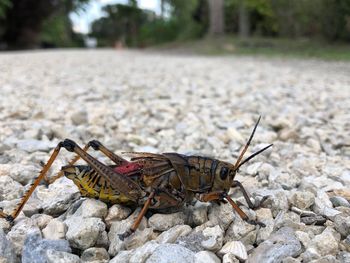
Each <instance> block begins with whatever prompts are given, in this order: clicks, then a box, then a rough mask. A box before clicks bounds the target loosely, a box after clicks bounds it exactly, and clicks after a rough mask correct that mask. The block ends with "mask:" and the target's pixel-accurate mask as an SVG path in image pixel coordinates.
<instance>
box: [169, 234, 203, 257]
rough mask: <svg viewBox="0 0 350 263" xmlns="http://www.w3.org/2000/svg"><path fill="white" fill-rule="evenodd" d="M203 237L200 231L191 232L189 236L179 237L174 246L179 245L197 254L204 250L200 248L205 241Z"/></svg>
mask: <svg viewBox="0 0 350 263" xmlns="http://www.w3.org/2000/svg"><path fill="white" fill-rule="evenodd" d="M205 239H206V238H205V236H204V235H203V232H202V231H192V232H191V233H190V234H189V235H186V236H180V237H179V238H178V239H177V240H176V242H175V244H179V245H181V246H183V247H185V248H188V249H189V250H192V251H193V252H195V253H197V252H199V251H202V250H204V249H203V247H202V242H203V241H204V240H205Z"/></svg>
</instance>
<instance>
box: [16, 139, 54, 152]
mask: <svg viewBox="0 0 350 263" xmlns="http://www.w3.org/2000/svg"><path fill="white" fill-rule="evenodd" d="M56 145H57V143H54V142H52V141H39V140H35V139H26V140H18V141H17V143H16V146H17V149H20V150H23V151H26V152H29V153H33V152H37V151H43V152H49V151H50V150H51V149H53V148H55V147H56Z"/></svg>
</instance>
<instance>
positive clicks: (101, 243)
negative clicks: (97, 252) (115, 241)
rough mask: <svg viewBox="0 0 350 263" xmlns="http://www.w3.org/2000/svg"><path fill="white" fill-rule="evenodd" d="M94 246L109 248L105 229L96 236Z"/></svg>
mask: <svg viewBox="0 0 350 263" xmlns="http://www.w3.org/2000/svg"><path fill="white" fill-rule="evenodd" d="M95 246H96V247H103V248H105V249H108V248H109V239H108V234H107V231H102V232H101V234H100V235H99V236H98V238H97V241H96V244H95Z"/></svg>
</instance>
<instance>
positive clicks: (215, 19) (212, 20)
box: [208, 0, 225, 35]
mask: <svg viewBox="0 0 350 263" xmlns="http://www.w3.org/2000/svg"><path fill="white" fill-rule="evenodd" d="M208 6H209V32H208V33H209V35H223V34H224V30H225V29H224V24H225V23H224V0H208Z"/></svg>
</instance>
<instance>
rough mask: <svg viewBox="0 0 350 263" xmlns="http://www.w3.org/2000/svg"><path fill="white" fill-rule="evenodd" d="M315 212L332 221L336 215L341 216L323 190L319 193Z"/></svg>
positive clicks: (314, 206) (314, 208) (314, 207)
mask: <svg viewBox="0 0 350 263" xmlns="http://www.w3.org/2000/svg"><path fill="white" fill-rule="evenodd" d="M313 210H314V212H315V213H316V214H320V215H323V216H325V217H327V218H329V219H331V220H332V219H333V218H334V217H335V216H336V215H338V214H340V212H339V211H338V210H336V209H333V207H332V202H331V201H330V200H329V197H328V195H327V194H326V193H325V192H324V191H322V190H319V191H317V197H316V198H315V204H314V205H313Z"/></svg>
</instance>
